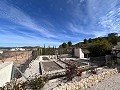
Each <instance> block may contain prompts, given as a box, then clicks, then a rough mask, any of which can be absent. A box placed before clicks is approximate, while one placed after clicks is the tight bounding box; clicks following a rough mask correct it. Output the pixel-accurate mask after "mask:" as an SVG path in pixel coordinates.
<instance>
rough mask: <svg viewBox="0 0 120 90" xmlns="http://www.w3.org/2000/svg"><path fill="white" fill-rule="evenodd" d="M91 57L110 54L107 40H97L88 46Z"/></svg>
mask: <svg viewBox="0 0 120 90" xmlns="http://www.w3.org/2000/svg"><path fill="white" fill-rule="evenodd" d="M88 50H89V51H90V56H91V57H98V56H104V55H106V54H110V50H111V46H110V44H109V42H108V41H107V40H104V39H103V40H97V41H96V42H95V43H94V44H92V45H91V46H89V47H88Z"/></svg>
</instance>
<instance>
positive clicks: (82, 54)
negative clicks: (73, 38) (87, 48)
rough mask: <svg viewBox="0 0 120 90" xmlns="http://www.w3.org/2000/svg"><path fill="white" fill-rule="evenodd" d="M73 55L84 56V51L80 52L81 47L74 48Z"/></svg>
mask: <svg viewBox="0 0 120 90" xmlns="http://www.w3.org/2000/svg"><path fill="white" fill-rule="evenodd" d="M74 56H75V57H79V58H84V53H83V52H82V49H81V48H75V49H74Z"/></svg>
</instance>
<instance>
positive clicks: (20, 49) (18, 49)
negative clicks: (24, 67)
mask: <svg viewBox="0 0 120 90" xmlns="http://www.w3.org/2000/svg"><path fill="white" fill-rule="evenodd" d="M10 51H25V49H23V48H12V49H10Z"/></svg>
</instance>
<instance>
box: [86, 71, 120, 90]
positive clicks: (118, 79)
mask: <svg viewBox="0 0 120 90" xmlns="http://www.w3.org/2000/svg"><path fill="white" fill-rule="evenodd" d="M86 90H120V73H119V74H117V75H114V76H112V77H110V78H106V79H104V80H103V81H102V82H100V83H98V84H97V85H95V86H93V87H91V88H89V89H86Z"/></svg>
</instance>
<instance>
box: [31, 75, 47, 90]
mask: <svg viewBox="0 0 120 90" xmlns="http://www.w3.org/2000/svg"><path fill="white" fill-rule="evenodd" d="M47 81H48V79H47V78H46V77H35V78H34V79H32V80H30V87H31V88H32V89H33V90H40V89H41V88H42V87H43V86H44V85H45V83H46V82H47Z"/></svg>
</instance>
